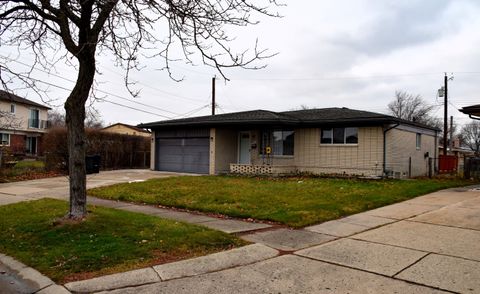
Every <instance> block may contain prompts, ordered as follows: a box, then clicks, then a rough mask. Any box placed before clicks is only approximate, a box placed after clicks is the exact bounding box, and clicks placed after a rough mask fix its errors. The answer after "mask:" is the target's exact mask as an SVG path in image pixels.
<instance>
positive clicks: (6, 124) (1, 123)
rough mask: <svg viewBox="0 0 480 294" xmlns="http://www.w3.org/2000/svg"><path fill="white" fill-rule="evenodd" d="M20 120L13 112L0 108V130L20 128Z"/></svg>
mask: <svg viewBox="0 0 480 294" xmlns="http://www.w3.org/2000/svg"><path fill="white" fill-rule="evenodd" d="M21 125H22V120H21V119H19V118H18V117H16V116H15V115H14V114H12V113H10V112H8V111H4V110H1V109H0V130H2V129H3V130H15V129H18V128H20V127H21Z"/></svg>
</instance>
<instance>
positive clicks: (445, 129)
mask: <svg viewBox="0 0 480 294" xmlns="http://www.w3.org/2000/svg"><path fill="white" fill-rule="evenodd" d="M443 82H444V93H443V95H444V98H445V99H444V106H443V107H444V114H443V155H447V135H448V98H447V97H448V77H447V73H445V77H444V81H443Z"/></svg>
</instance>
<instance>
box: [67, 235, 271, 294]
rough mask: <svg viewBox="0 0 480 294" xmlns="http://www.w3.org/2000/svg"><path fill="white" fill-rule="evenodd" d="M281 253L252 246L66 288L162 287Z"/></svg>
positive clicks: (89, 290)
mask: <svg viewBox="0 0 480 294" xmlns="http://www.w3.org/2000/svg"><path fill="white" fill-rule="evenodd" d="M278 253H279V252H278V250H275V249H272V248H270V247H267V246H265V245H261V244H252V245H247V246H244V247H240V248H235V249H231V250H228V251H223V252H217V253H213V254H210V255H205V256H201V257H197V258H193V259H186V260H181V261H177V262H172V263H166V264H161V265H157V266H153V267H148V268H143V269H138V270H133V271H128V272H123V273H117V274H113V275H107V276H102V277H97V278H93V279H90V280H83V281H77V282H71V283H67V284H65V287H66V288H67V289H68V290H70V291H72V293H92V292H100V291H111V290H116V289H122V288H128V287H134V286H141V285H147V284H154V283H161V282H163V281H168V280H172V279H178V278H184V277H191V276H197V275H202V274H206V273H211V272H216V271H220V270H224V269H228V268H233V267H238V266H243V265H248V264H252V263H256V262H260V261H263V260H267V259H271V258H273V257H276V256H278Z"/></svg>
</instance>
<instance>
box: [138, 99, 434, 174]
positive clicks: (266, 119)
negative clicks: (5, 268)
mask: <svg viewBox="0 0 480 294" xmlns="http://www.w3.org/2000/svg"><path fill="white" fill-rule="evenodd" d="M139 127H142V128H148V129H151V130H152V141H153V142H154V144H152V159H151V168H152V169H154V170H165V171H176V172H192V173H201V174H219V173H226V172H232V173H254V174H269V173H272V174H286V173H294V172H308V173H314V174H323V173H325V174H349V175H364V176H381V175H383V174H386V175H390V176H395V177H408V176H411V177H414V176H424V175H427V174H428V172H429V169H430V170H434V169H435V166H434V165H435V163H434V162H435V161H434V160H429V159H430V158H432V159H433V158H436V157H437V143H436V142H437V139H436V136H437V132H438V131H439V130H438V129H435V128H431V127H428V126H425V125H422V124H418V123H415V122H409V121H405V120H401V119H398V118H395V117H392V116H388V115H384V114H378V113H373V112H367V111H360V110H353V109H348V108H325V109H309V110H299V111H286V112H272V111H265V110H255V111H246V112H237V113H228V114H221V115H215V116H202V117H193V118H186V119H177V120H168V121H159V122H152V123H146V124H141V125H139ZM153 139H154V140H153Z"/></svg>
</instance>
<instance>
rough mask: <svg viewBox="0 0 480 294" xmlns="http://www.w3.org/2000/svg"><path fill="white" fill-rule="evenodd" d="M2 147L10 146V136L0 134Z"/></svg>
mask: <svg viewBox="0 0 480 294" xmlns="http://www.w3.org/2000/svg"><path fill="white" fill-rule="evenodd" d="M0 146H10V134H5V133H0Z"/></svg>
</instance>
